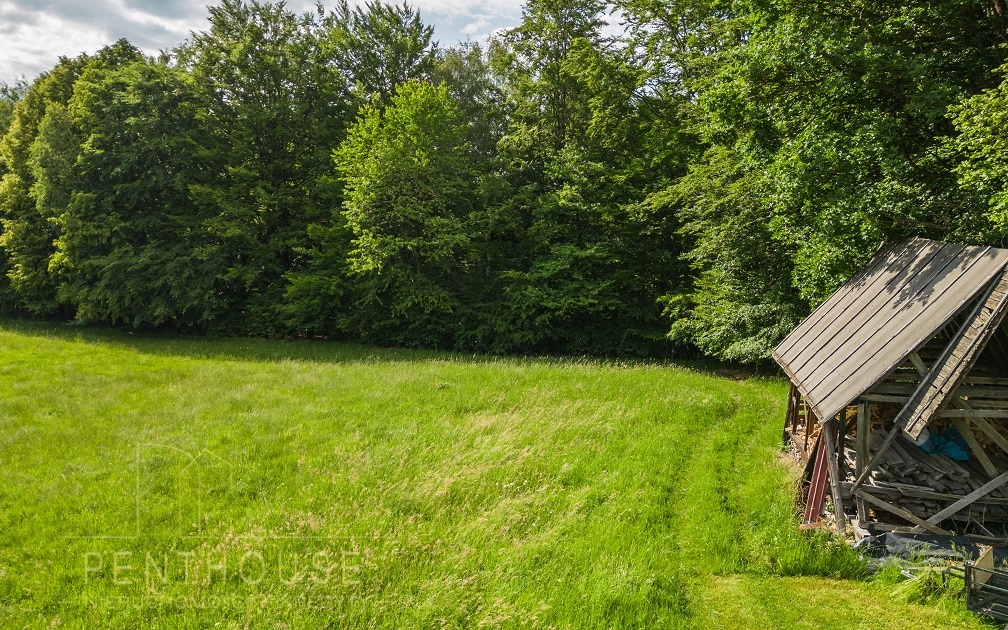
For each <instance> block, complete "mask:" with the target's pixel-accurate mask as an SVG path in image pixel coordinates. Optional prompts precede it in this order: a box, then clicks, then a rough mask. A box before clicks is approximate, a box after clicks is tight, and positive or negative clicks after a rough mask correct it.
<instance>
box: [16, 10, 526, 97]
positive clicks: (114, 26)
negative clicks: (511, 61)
mask: <svg viewBox="0 0 1008 630" xmlns="http://www.w3.org/2000/svg"><path fill="white" fill-rule="evenodd" d="M358 1H363V0H358ZM394 1H397V2H398V1H401V0H394ZM410 4H411V5H412V6H414V7H416V8H417V9H419V10H420V14H421V15H422V16H423V19H424V21H425V22H426V23H428V24H432V25H433V26H434V34H435V37H436V38H437V39H438V40H440V42H441V44H442V45H451V44H454V43H456V42H458V41H462V40H465V39H474V40H482V39H486V37H488V36H489V35H490V34H491V33H492V32H494V31H496V30H498V29H501V28H506V27H510V26H514V25H516V24H518V23H519V22H520V21H521V9H522V2H521V0H412V1H411V2H410ZM287 6H288V8H290V9H291V10H294V11H298V12H302V11H312V10H314V7H315V2H314V1H313V0H290V1H289V2H288V3H287ZM207 15H208V12H207V9H206V0H0V81H6V82H10V81H12V80H14V79H15V78H16V77H18V76H20V75H25V76H26V77H27V78H28V79H29V80H31V79H33V78H34V77H35V76H37V75H38V74H39V73H40V72H43V71H45V70H48V69H49V68H52V67H53V66H54V65H56V62H57V60H58V59H59V57H60V56H63V55H65V56H68V57H74V56H76V55H79V54H80V53H82V52H86V53H94V52H95V51H97V50H98V49H100V48H101V47H102V46H105V45H107V44H111V43H113V42H115V41H116V40H118V39H120V38H122V37H125V38H127V39H129V40H130V42H132V43H133V44H134V45H136V46H138V47H139V48H141V49H143V50H144V51H145V52H147V53H148V54H156V53H157V52H158V51H160V50H163V49H166V48H172V47H174V46H175V45H177V44H179V43H181V42H182V41H183V40H185V39H186V38H187V37H188V36H189V33H190V32H191V31H199V30H201V29H203V28H204V27H205V25H206V18H207Z"/></svg>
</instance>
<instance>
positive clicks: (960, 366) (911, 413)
mask: <svg viewBox="0 0 1008 630" xmlns="http://www.w3.org/2000/svg"><path fill="white" fill-rule="evenodd" d="M1006 312H1008V274H1006V273H1005V272H1004V271H1002V272H1001V275H1000V277H998V278H997V279H996V280H995V281H992V282H991V283H990V286H989V287H987V288H986V289H985V290H984V291H983V292H982V294H981V296H980V298H979V299H977V303H976V306H974V307H973V310H972V311H971V312H970V315H969V317H967V318H966V320H965V321H964V322H963V324H962V326H961V327H960V328H959V330H958V332H956V334H955V336H954V337H953V338H952V340H951V341H949V344H948V345H947V346H946V347H945V350H943V351H942V353H941V356H939V357H938V360H937V361H935V362H934V363H933V364H932V365H931V369H930V370H928V372H927V374H926V375H925V376H924V377H923V379H922V380H921V383H920V385H919V386H918V387H917V389H916V390H915V391H914V393H913V395H912V396H911V397H910V400H909V401H908V402H907V404H906V405H904V406H903V409H901V410H900V412H899V415H897V416H896V426H898V427H900V428H904V429H905V430H906V431H907V433H908V434H909V435H910V436H911V437H913V438H915V439H916V438H917V437H918V436H919V435H920V434H921V432H922V431H923V430H924V427H926V426H927V424H928V422H930V421H931V418H933V417H934V416H935V415H936V414H938V413H939V412H940V411H942V409H943V408H944V407H945V405H946V404H947V403H948V401H949V399H950V397H951V396H952V393H953V392H954V391H955V389H956V387H958V386H959V384H960V382H961V381H962V379H963V377H964V376H965V375H966V373H967V372H969V370H970V368H972V367H973V364H974V363H975V362H976V359H977V357H979V356H980V352H981V351H982V350H983V349H984V347H985V346H986V345H987V342H988V341H989V340H990V337H991V335H992V334H993V333H994V331H995V330H997V327H998V326H999V325H1000V324H1001V321H1002V320H1003V319H1004V316H1005V313H1006ZM918 359H919V357H918ZM914 367H918V369H920V368H919V366H918V365H917V364H916V363H915V364H914Z"/></svg>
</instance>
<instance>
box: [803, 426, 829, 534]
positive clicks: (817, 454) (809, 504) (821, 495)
mask: <svg viewBox="0 0 1008 630" xmlns="http://www.w3.org/2000/svg"><path fill="white" fill-rule="evenodd" d="M822 437H823V433H822V432H821V431H820V432H819V437H818V438H817V439H816V446H815V448H814V449H813V455H812V456H811V457H810V458H809V463H810V464H812V481H811V483H810V484H809V490H808V497H807V498H806V501H805V516H804V517H803V518H802V524H803V525H808V524H810V523H816V522H818V521H819V517H820V516H821V515H822V509H823V500H824V499H825V498H826V476H827V475H828V474H829V473H828V466H827V465H826V456H825V455H824V454H823V451H825V450H826V441H825V440H823V439H822Z"/></svg>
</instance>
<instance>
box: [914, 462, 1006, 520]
mask: <svg viewBox="0 0 1008 630" xmlns="http://www.w3.org/2000/svg"><path fill="white" fill-rule="evenodd" d="M1005 483H1008V472H1006V473H1002V474H1000V475H998V476H997V477H995V478H994V479H991V480H990V481H988V482H987V483H985V484H984V485H982V486H980V487H979V488H977V489H976V490H974V491H973V492H971V493H969V494H967V495H966V496H964V497H963V498H961V499H959V500H958V501H956V502H955V503H953V504H952V505H950V506H948V507H946V508H945V509H944V510H942V511H940V512H938V513H937V514H935V515H934V516H932V517H931V518H929V519H928V520H927V522H928V523H929V524H931V525H937V524H938V523H941V522H942V521H944V520H945V519H947V518H948V517H950V516H952V515H953V514H956V513H957V512H961V511H962V510H964V509H966V508H967V507H969V506H970V505H972V504H973V503H975V502H976V500H977V499H979V498H981V497H983V496H986V495H988V494H990V493H991V492H994V491H995V490H997V489H998V488H1000V487H1001V486H1003V485H1005ZM918 526H920V527H923V525H920V524H919V523H918Z"/></svg>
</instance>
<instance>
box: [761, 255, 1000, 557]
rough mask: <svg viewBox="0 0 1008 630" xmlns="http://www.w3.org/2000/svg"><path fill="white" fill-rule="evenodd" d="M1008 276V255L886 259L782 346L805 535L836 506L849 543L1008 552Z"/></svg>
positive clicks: (787, 432)
mask: <svg viewBox="0 0 1008 630" xmlns="http://www.w3.org/2000/svg"><path fill="white" fill-rule="evenodd" d="M1006 265H1008V249H998V248H994V247H978V246H966V245H956V244H951V243H942V242H936V241H931V240H926V239H921V238H912V239H908V240H905V241H901V242H898V243H891V244H887V245H884V246H883V247H882V248H881V249H879V251H878V252H877V253H876V254H875V256H874V258H872V260H871V261H870V262H869V263H868V264H867V265H866V266H865V268H864V269H862V270H861V271H860V272H859V273H858V274H857V275H855V276H854V277H853V278H851V279H850V280H848V281H847V283H845V284H844V285H843V286H842V287H841V288H840V289H838V290H837V291H836V292H835V293H834V294H833V295H831V296H830V297H829V299H827V300H826V301H825V302H824V303H823V304H822V305H820V306H819V307H818V308H817V309H816V310H815V311H814V312H813V313H812V314H811V315H809V317H808V318H807V319H805V321H803V322H802V323H801V324H800V325H799V326H798V327H797V328H795V330H794V331H792V332H791V334H789V335H788V336H787V338H785V339H784V340H783V341H782V342H781V343H780V345H778V346H777V348H776V349H775V350H774V352H773V357H774V359H775V360H776V361H777V363H778V364H780V366H781V368H783V370H784V371H785V373H787V375H788V377H789V378H790V380H791V393H790V396H789V400H788V410H787V417H786V420H785V428H784V437H785V439H786V440H790V442H791V444H792V445H793V446H794V449H795V451H796V452H797V453H798V455H799V456H800V457H801V458H802V460H803V462H804V463H805V476H804V484H803V492H802V501H803V503H804V521H805V523H807V524H813V523H818V522H820V519H821V517H822V515H823V511H824V504H825V499H826V498H827V495H828V498H829V499H830V500H831V503H832V504H833V515H834V523H835V524H836V525H837V526H838V529H840V530H841V531H846V529H847V526H848V523H850V524H853V525H855V526H856V528H855V531H857V532H859V533H861V534H865V533H881V532H883V531H912V532H916V533H923V532H930V533H935V534H950V533H956V534H964V535H971V536H977V537H980V538H987V539H997V540H999V541H1000V542H1004V541H1005V540H1006V537H1008V488H1005V487H1004V486H1005V484H1006V483H1008V426H1006V421H1008V331H1006V327H1008V322H1004V316H1005V313H1006V306H1008V272H1006ZM1003 322H1004V325H1003ZM841 516H842V517H843V518H840V517H841Z"/></svg>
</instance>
